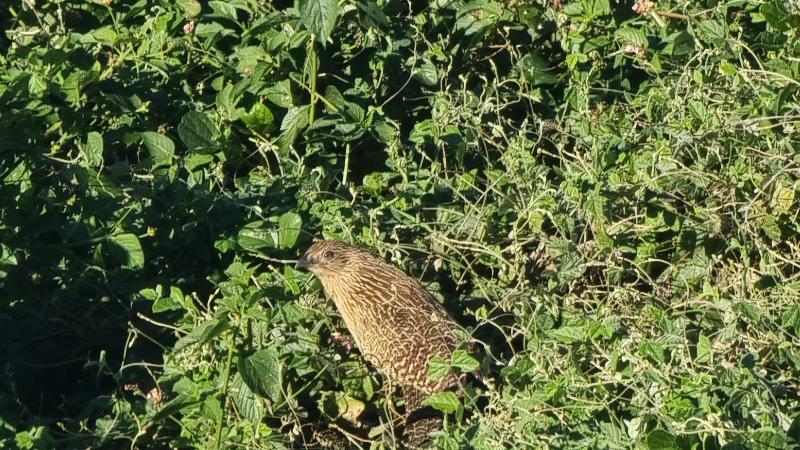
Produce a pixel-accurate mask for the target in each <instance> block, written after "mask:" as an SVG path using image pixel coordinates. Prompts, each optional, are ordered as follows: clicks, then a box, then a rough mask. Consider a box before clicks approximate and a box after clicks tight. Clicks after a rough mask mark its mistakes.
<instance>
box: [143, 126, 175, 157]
mask: <svg viewBox="0 0 800 450" xmlns="http://www.w3.org/2000/svg"><path fill="white" fill-rule="evenodd" d="M142 139H143V140H144V145H145V147H147V150H148V151H149V152H150V156H151V157H152V158H153V161H155V162H156V164H157V165H161V164H170V163H171V162H172V156H173V155H174V154H175V143H174V142H172V139H170V138H169V137H168V136H164V135H163V134H159V133H156V132H154V131H145V132H144V133H142Z"/></svg>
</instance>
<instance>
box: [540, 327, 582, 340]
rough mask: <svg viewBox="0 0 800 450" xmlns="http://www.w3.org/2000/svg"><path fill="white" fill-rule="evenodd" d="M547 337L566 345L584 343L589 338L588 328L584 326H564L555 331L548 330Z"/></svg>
mask: <svg viewBox="0 0 800 450" xmlns="http://www.w3.org/2000/svg"><path fill="white" fill-rule="evenodd" d="M547 335H548V336H550V337H551V338H554V339H556V340H557V341H559V342H563V343H565V344H573V343H575V342H583V341H585V340H586V339H587V338H588V335H587V333H586V327H584V326H563V327H561V328H556V329H554V330H548V331H547Z"/></svg>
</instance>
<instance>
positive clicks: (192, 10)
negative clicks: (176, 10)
mask: <svg viewBox="0 0 800 450" xmlns="http://www.w3.org/2000/svg"><path fill="white" fill-rule="evenodd" d="M178 6H180V7H181V9H183V11H184V12H185V13H186V15H187V16H189V17H195V16H197V15H199V14H200V11H201V10H202V5H201V4H200V1H199V0H178Z"/></svg>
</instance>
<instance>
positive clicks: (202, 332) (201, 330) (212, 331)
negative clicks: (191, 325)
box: [175, 319, 231, 350]
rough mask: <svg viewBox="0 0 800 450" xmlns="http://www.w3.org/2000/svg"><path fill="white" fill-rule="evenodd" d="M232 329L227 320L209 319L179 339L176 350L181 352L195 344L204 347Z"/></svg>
mask: <svg viewBox="0 0 800 450" xmlns="http://www.w3.org/2000/svg"><path fill="white" fill-rule="evenodd" d="M230 327H231V326H230V324H229V323H228V321H227V320H220V319H208V320H206V321H205V322H203V323H202V324H200V325H198V326H197V327H196V328H195V329H193V330H192V331H191V333H189V334H187V335H186V336H183V337H182V338H180V339H178V341H177V342H175V350H181V349H184V348H186V347H188V346H190V345H195V344H197V345H203V344H205V343H207V342H209V341H210V340H211V339H213V338H215V337H217V336H219V335H220V334H221V333H223V332H224V331H225V330H228V329H230Z"/></svg>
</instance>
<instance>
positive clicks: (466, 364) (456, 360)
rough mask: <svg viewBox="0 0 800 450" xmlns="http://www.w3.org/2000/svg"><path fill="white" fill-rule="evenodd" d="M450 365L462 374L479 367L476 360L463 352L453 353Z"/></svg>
mask: <svg viewBox="0 0 800 450" xmlns="http://www.w3.org/2000/svg"><path fill="white" fill-rule="evenodd" d="M451 364H452V366H453V367H457V368H458V369H459V370H461V371H462V372H472V371H473V370H475V369H477V368H478V366H479V365H480V364H479V363H478V360H476V359H475V358H473V357H472V356H470V355H469V353H467V352H466V351H465V350H456V351H454V352H453V357H452V363H451Z"/></svg>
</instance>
